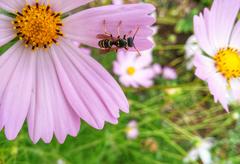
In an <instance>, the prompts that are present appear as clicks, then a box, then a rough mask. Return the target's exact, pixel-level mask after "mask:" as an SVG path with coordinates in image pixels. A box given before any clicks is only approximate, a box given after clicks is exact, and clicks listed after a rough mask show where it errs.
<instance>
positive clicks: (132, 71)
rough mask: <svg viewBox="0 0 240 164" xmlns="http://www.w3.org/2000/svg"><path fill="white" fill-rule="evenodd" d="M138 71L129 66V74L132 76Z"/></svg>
mask: <svg viewBox="0 0 240 164" xmlns="http://www.w3.org/2000/svg"><path fill="white" fill-rule="evenodd" d="M135 72H136V69H135V68H134V67H128V69H127V74H128V75H130V76H133V75H134V74H135Z"/></svg>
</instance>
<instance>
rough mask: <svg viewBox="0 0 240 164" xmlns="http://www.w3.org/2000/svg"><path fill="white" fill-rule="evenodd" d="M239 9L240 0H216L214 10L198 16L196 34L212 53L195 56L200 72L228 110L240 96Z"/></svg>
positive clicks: (199, 75) (204, 46) (200, 76)
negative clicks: (229, 105) (233, 100)
mask: <svg viewBox="0 0 240 164" xmlns="http://www.w3.org/2000/svg"><path fill="white" fill-rule="evenodd" d="M239 8H240V0H215V1H214V2H213V5H212V7H211V9H210V10H209V9H205V10H204V12H203V13H201V14H200V15H199V16H195V17H194V31H195V36H196V37H197V40H198V43H199V45H200V47H201V48H202V49H203V50H204V51H205V53H207V55H208V56H204V55H201V54H196V55H195V59H194V65H195V66H196V75H197V76H198V77H199V78H200V79H202V80H204V81H206V82H207V83H208V86H209V89H210V92H211V94H212V95H213V96H214V99H215V101H216V102H217V101H219V102H220V103H221V104H222V106H223V107H224V109H225V110H227V111H228V104H229V103H230V101H231V100H232V98H234V99H239V97H240V80H239V78H240V54H239V52H240V21H237V15H238V13H239ZM236 21H237V22H236Z"/></svg>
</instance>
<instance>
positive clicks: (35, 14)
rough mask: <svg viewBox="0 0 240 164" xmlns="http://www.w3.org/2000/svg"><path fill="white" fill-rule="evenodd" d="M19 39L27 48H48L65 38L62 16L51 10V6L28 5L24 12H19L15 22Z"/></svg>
mask: <svg viewBox="0 0 240 164" xmlns="http://www.w3.org/2000/svg"><path fill="white" fill-rule="evenodd" d="M13 25H14V29H16V32H17V36H18V37H19V39H21V40H23V41H24V42H25V45H26V47H28V46H29V45H30V46H32V49H33V50H34V49H35V48H38V47H39V48H47V47H49V46H51V45H52V44H53V43H55V44H56V43H57V39H58V38H59V37H60V36H63V33H62V30H61V26H62V25H63V24H62V22H61V14H60V13H56V12H54V11H52V10H51V8H50V6H49V5H44V4H39V3H38V2H36V4H35V5H32V6H30V5H26V6H25V7H24V8H23V9H22V12H17V15H16V18H15V20H14V21H13Z"/></svg>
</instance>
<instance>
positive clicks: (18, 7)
mask: <svg viewBox="0 0 240 164" xmlns="http://www.w3.org/2000/svg"><path fill="white" fill-rule="evenodd" d="M91 1H93V0H39V1H38V2H39V3H40V4H46V5H50V6H51V7H52V8H53V9H54V11H57V12H62V13H65V12H67V11H70V10H72V9H75V8H77V7H80V6H82V5H85V4H87V3H89V2H91ZM26 2H27V3H28V4H30V5H33V4H35V3H36V0H7V1H6V0H2V1H0V8H3V9H5V10H7V11H10V12H12V13H15V12H16V11H22V9H23V7H24V6H25V5H26Z"/></svg>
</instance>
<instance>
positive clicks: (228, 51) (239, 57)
mask: <svg viewBox="0 0 240 164" xmlns="http://www.w3.org/2000/svg"><path fill="white" fill-rule="evenodd" d="M214 60H215V65H216V68H217V70H218V72H220V73H221V74H222V75H223V76H224V77H225V78H226V79H227V80H228V81H229V80H230V79H232V78H237V77H240V54H239V51H238V50H237V49H233V48H224V49H220V50H219V51H218V53H217V54H216V55H215V56H214Z"/></svg>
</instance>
